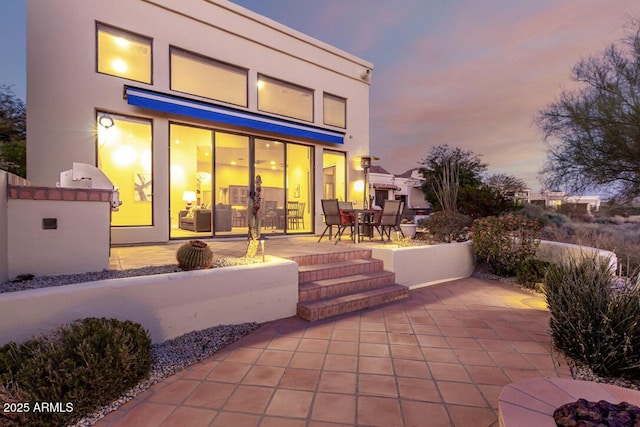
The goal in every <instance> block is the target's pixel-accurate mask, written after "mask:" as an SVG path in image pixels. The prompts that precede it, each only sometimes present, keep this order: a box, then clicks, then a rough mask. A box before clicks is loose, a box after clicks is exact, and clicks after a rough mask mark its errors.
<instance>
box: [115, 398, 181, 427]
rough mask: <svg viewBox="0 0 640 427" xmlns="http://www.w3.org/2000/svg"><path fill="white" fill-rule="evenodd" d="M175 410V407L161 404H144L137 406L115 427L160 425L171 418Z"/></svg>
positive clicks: (116, 423) (117, 422)
mask: <svg viewBox="0 0 640 427" xmlns="http://www.w3.org/2000/svg"><path fill="white" fill-rule="evenodd" d="M174 409H175V406H169V405H162V404H159V403H148V402H142V403H140V404H139V405H136V406H135V407H134V408H132V409H131V410H130V411H129V412H127V413H126V414H124V416H123V417H122V418H120V419H118V421H116V422H115V423H114V424H113V426H115V427H128V426H141V425H158V426H159V425H160V424H161V423H162V422H163V421H164V420H165V419H167V418H168V417H169V414H171V412H172V411H173V410H174Z"/></svg>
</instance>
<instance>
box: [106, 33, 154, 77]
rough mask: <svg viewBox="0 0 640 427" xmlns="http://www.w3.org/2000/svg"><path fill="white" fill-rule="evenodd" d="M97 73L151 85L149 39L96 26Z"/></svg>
mask: <svg viewBox="0 0 640 427" xmlns="http://www.w3.org/2000/svg"><path fill="white" fill-rule="evenodd" d="M97 33H98V72H99V73H104V74H110V75H112V76H117V77H123V78H125V79H130V80H136V81H139V82H142V83H151V39H149V38H146V37H142V36H138V35H136V34H132V33H129V32H127V31H123V30H118V29H116V28H111V27H107V26H106V25H103V24H98V25H97Z"/></svg>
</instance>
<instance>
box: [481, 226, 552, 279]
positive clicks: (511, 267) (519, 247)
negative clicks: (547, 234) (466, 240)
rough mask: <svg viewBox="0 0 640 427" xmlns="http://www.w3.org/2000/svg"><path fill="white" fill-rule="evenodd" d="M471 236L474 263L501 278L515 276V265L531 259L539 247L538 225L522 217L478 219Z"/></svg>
mask: <svg viewBox="0 0 640 427" xmlns="http://www.w3.org/2000/svg"><path fill="white" fill-rule="evenodd" d="M471 232H472V241H473V249H474V250H475V253H476V257H477V259H478V260H480V261H486V262H487V263H488V264H489V265H490V266H491V267H492V268H493V270H494V272H495V273H496V274H498V275H503V276H512V275H514V274H515V273H516V268H517V267H518V265H519V264H520V263H522V262H523V261H525V260H526V259H528V258H532V257H533V256H534V255H535V253H536V249H537V248H538V245H539V244H540V224H539V223H538V222H537V221H535V220H532V219H529V218H527V217H525V216H522V215H514V214H509V215H505V216H501V217H495V216H493V217H487V218H481V219H477V220H476V221H475V222H474V223H473V228H472V230H471Z"/></svg>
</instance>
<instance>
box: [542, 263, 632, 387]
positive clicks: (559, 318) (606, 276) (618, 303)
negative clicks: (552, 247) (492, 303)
mask: <svg viewBox="0 0 640 427" xmlns="http://www.w3.org/2000/svg"><path fill="white" fill-rule="evenodd" d="M613 279H614V276H613V273H612V271H611V270H610V269H609V266H608V265H607V264H606V263H602V262H599V261H598V260H597V259H595V257H594V258H592V259H585V260H583V261H581V262H577V261H575V260H570V261H569V262H568V264H566V265H565V266H560V265H553V266H551V267H550V268H549V270H548V272H547V274H546V276H545V293H546V300H547V304H548V305H549V310H550V312H551V320H550V327H551V335H552V337H553V341H554V343H555V346H556V347H557V348H558V349H559V350H561V351H562V352H563V353H564V354H565V355H566V356H568V357H569V358H570V359H572V360H574V361H576V362H579V363H581V364H585V365H587V366H588V367H589V368H591V370H592V371H593V372H594V373H595V374H597V375H600V376H603V377H610V378H617V377H621V378H626V379H630V380H636V381H637V380H639V379H640V286H638V284H637V282H635V281H634V282H635V283H634V284H632V283H631V281H627V282H626V283H623V284H622V286H619V287H618V288H615V287H612V285H613V284H614V280H613ZM636 280H637V279H636Z"/></svg>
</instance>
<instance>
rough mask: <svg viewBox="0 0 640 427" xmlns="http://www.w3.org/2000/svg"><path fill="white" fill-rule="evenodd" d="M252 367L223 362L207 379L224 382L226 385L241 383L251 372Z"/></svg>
mask: <svg viewBox="0 0 640 427" xmlns="http://www.w3.org/2000/svg"><path fill="white" fill-rule="evenodd" d="M249 368H251V365H247V364H244V363H233V362H226V361H225V362H222V363H220V364H219V365H218V366H216V368H215V369H214V370H213V371H211V374H209V376H208V377H207V380H209V381H222V382H225V383H239V382H240V381H242V378H244V376H245V374H246V373H247V372H248V371H249Z"/></svg>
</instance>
